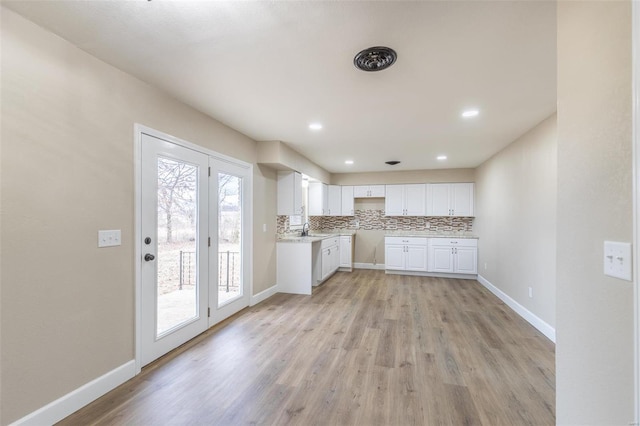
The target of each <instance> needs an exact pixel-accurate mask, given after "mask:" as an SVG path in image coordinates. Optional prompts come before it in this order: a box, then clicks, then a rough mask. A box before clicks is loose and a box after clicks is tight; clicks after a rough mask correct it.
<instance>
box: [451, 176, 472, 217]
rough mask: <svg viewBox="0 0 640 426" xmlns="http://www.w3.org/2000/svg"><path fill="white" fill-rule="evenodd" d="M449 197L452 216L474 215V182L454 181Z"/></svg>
mask: <svg viewBox="0 0 640 426" xmlns="http://www.w3.org/2000/svg"><path fill="white" fill-rule="evenodd" d="M449 197H450V205H451V215H452V216H467V217H469V216H473V201H474V200H473V183H452V184H451V186H450V196H449Z"/></svg>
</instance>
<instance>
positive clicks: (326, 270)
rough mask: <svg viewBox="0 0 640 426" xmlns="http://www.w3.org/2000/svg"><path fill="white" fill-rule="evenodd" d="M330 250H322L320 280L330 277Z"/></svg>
mask: <svg viewBox="0 0 640 426" xmlns="http://www.w3.org/2000/svg"><path fill="white" fill-rule="evenodd" d="M331 272H332V271H331V248H326V249H324V250H322V280H323V281H324V280H325V279H326V278H327V277H328V276H329V275H331Z"/></svg>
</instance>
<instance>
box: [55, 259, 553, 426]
mask: <svg viewBox="0 0 640 426" xmlns="http://www.w3.org/2000/svg"><path fill="white" fill-rule="evenodd" d="M554 351H555V349H554V345H553V343H551V342H550V341H549V340H547V338H546V337H544V336H543V335H542V334H541V333H539V332H538V331H537V330H535V329H534V328H533V327H531V326H530V325H529V324H527V323H526V322H525V321H524V320H523V319H521V318H520V317H519V316H518V315H516V314H515V313H514V312H512V311H511V310H510V309H509V308H508V307H507V306H506V305H504V304H503V303H502V302H501V301H500V300H498V299H497V298H496V297H495V296H493V295H492V294H491V293H490V292H488V291H487V290H486V289H484V288H483V287H482V286H481V285H480V284H478V283H477V282H475V281H466V280H455V279H442V278H427V277H407V276H400V275H385V274H384V272H382V271H369V270H355V271H354V272H353V273H343V272H339V273H337V274H335V275H334V276H333V277H332V278H331V279H330V280H329V281H327V282H326V283H325V284H323V285H322V286H320V287H319V288H317V289H315V291H314V293H313V296H297V295H287V294H277V295H275V296H273V297H271V298H270V299H268V300H266V301H265V302H263V303H260V304H258V305H256V306H254V307H251V308H248V309H245V310H244V311H242V312H241V313H239V314H237V315H235V316H234V317H232V318H230V319H229V320H227V321H225V322H223V323H221V324H219V325H217V326H216V327H214V328H212V329H211V330H209V331H207V332H206V333H204V334H202V335H200V336H198V337H197V338H196V339H194V340H192V341H191V342H189V343H187V344H186V345H184V346H182V347H180V348H178V349H177V350H176V351H173V352H172V353H170V354H168V355H167V356H165V357H163V358H161V359H160V360H158V361H156V362H155V363H153V364H151V365H149V366H148V367H146V368H144V369H143V371H142V373H141V374H140V375H138V376H137V377H135V378H133V379H132V380H130V381H128V382H127V383H125V384H123V385H122V386H120V387H119V388H117V389H115V390H113V391H112V392H110V393H108V394H107V395H105V396H103V397H102V398H100V399H98V400H97V401H95V402H93V403H92V404H90V405H88V406H87V407H85V408H83V409H82V410H80V411H78V412H76V413H74V414H73V415H71V416H70V417H68V418H66V419H65V420H63V421H62V422H61V423H60V424H62V425H89V424H96V425H121V424H126V425H244V424H259V425H471V424H478V425H546V424H548V425H552V424H554V423H555V353H554Z"/></svg>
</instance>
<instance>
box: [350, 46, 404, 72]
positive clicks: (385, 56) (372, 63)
mask: <svg viewBox="0 0 640 426" xmlns="http://www.w3.org/2000/svg"><path fill="white" fill-rule="evenodd" d="M397 58H398V55H397V54H396V51H395V50H393V49H391V48H390V47H384V46H376V47H370V48H368V49H364V50H363V51H361V52H360V53H358V54H357V55H356V57H355V58H353V65H355V66H356V68H358V69H361V70H362V71H382V70H383V69H385V68H389V67H390V66H391V65H393V64H394V63H395V62H396V59H397Z"/></svg>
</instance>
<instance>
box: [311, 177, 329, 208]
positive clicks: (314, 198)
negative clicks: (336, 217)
mask: <svg viewBox="0 0 640 426" xmlns="http://www.w3.org/2000/svg"><path fill="white" fill-rule="evenodd" d="M327 186H328V185H326V184H324V183H322V182H309V216H325V215H327V214H329V213H328V212H329V190H328V188H327Z"/></svg>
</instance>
